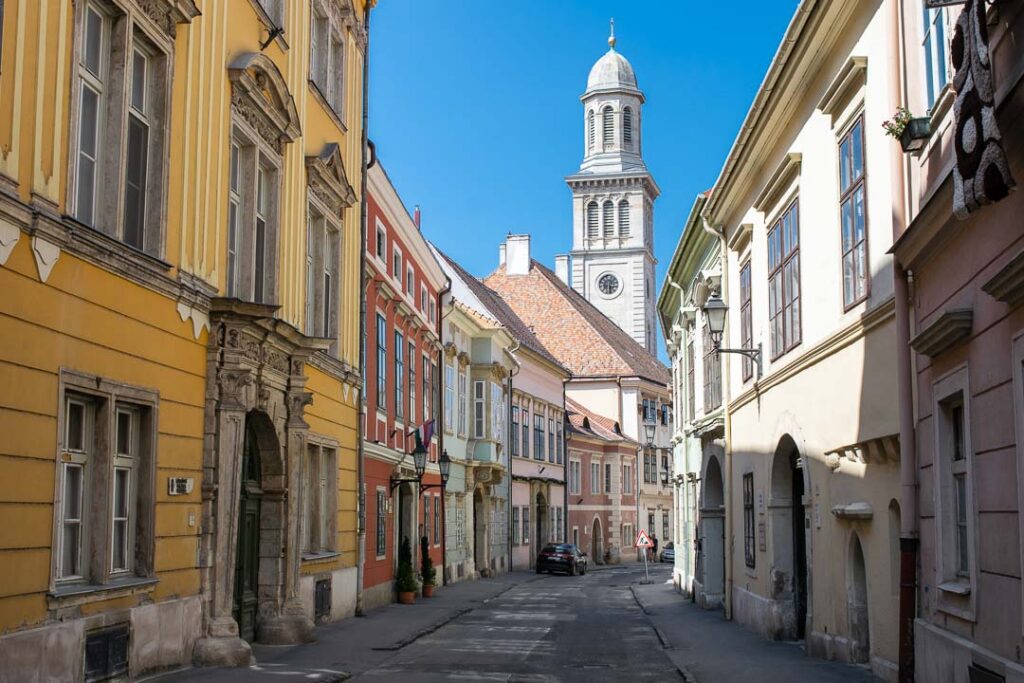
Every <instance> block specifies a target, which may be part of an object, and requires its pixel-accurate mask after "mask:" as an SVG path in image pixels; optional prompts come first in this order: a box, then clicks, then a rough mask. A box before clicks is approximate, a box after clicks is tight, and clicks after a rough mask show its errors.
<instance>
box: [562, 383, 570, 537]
mask: <svg viewBox="0 0 1024 683" xmlns="http://www.w3.org/2000/svg"><path fill="white" fill-rule="evenodd" d="M568 383H569V380H567V379H563V380H562V444H561V445H562V543H568V542H569V449H568V447H567V446H566V443H565V440H566V438H567V436H568V434H569V420H568V419H567V418H568V415H569V413H568V411H567V410H566V407H565V385H566V384H568Z"/></svg>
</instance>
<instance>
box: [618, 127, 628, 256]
mask: <svg viewBox="0 0 1024 683" xmlns="http://www.w3.org/2000/svg"><path fill="white" fill-rule="evenodd" d="M626 111H629V110H628V109H627V110H626ZM627 235H629V201H628V200H626V199H623V200H622V201H621V202H619V237H626V236H627Z"/></svg>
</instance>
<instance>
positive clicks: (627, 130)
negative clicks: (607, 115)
mask: <svg viewBox="0 0 1024 683" xmlns="http://www.w3.org/2000/svg"><path fill="white" fill-rule="evenodd" d="M622 145H623V147H625V148H626V149H632V147H633V110H632V109H630V108H629V107H626V108H625V109H623V110H622Z"/></svg>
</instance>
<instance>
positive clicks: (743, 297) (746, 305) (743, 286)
mask: <svg viewBox="0 0 1024 683" xmlns="http://www.w3.org/2000/svg"><path fill="white" fill-rule="evenodd" d="M751 296H752V295H751V288H750V259H749V258H748V259H747V260H746V262H745V263H744V264H743V265H742V266H741V267H740V346H741V347H742V348H744V349H752V348H754V309H753V305H752V298H751ZM753 376H754V363H753V361H751V360H750V359H749V358H747V357H746V356H744V357H743V381H744V382H746V381H747V380H749V379H750V378H751V377H753Z"/></svg>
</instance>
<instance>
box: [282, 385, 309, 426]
mask: <svg viewBox="0 0 1024 683" xmlns="http://www.w3.org/2000/svg"><path fill="white" fill-rule="evenodd" d="M309 405H313V393H312V392H309V391H293V392H289V393H288V423H289V424H291V425H293V426H299V427H306V426H308V425H307V424H306V422H305V420H304V419H303V417H304V415H305V412H306V406H309Z"/></svg>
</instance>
